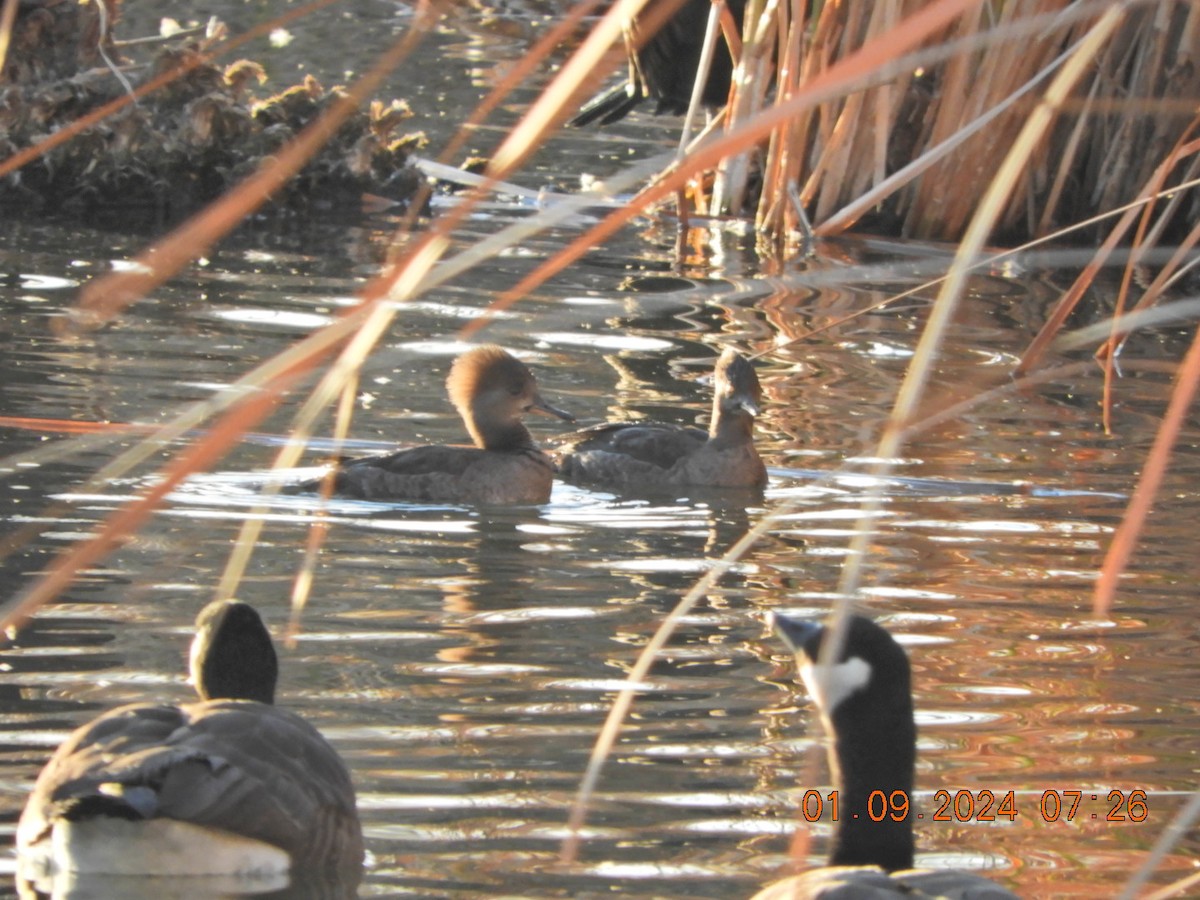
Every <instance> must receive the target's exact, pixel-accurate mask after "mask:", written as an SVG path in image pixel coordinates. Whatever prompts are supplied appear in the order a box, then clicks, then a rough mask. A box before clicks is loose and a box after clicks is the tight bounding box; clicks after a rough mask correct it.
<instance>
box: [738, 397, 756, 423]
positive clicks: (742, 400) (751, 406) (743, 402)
mask: <svg viewBox="0 0 1200 900" xmlns="http://www.w3.org/2000/svg"><path fill="white" fill-rule="evenodd" d="M737 405H738V406H740V407H741V408H742V409H743V410H745V411H746V412H747V413H749V414H750V415H751V416H753V417H755V418H757V417H758V404H757V403H755V402H754V398H753V397H750V396H745V397H738V398H737Z"/></svg>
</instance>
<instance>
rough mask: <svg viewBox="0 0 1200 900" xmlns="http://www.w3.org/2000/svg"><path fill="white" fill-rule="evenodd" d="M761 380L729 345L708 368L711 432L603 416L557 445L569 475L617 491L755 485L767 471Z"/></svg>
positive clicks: (753, 487) (755, 487)
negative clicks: (757, 435) (757, 443)
mask: <svg viewBox="0 0 1200 900" xmlns="http://www.w3.org/2000/svg"><path fill="white" fill-rule="evenodd" d="M761 402H762V387H761V386H760V385H759V382H758V375H757V374H756V373H755V371H754V366H752V365H751V364H750V362H749V361H748V360H746V359H745V358H744V357H742V356H740V355H738V353H737V352H736V351H734V350H726V351H725V352H723V353H722V354H721V356H720V358H719V359H718V360H717V364H716V367H715V368H714V370H713V406H712V420H711V422H710V424H709V428H708V431H707V432H706V431H703V430H702V429H700V428H693V427H689V426H683V425H669V424H660V423H654V422H607V423H604V424H602V425H596V426H594V427H592V428H587V429H584V430H582V431H579V432H576V433H575V434H572V435H568V436H566V437H565V438H563V439H562V442H561V443H560V444H559V445H558V446H557V447H556V448H555V450H554V454H555V456H556V457H557V459H558V465H559V470H560V472H561V474H562V477H563V478H564V479H565V480H566V481H570V482H573V483H577V484H581V485H585V486H594V487H601V488H606V489H611V490H616V491H630V492H638V493H661V492H664V491H674V490H677V489H679V488H689V487H697V488H717V489H728V488H734V489H743V490H745V489H751V490H759V489H761V488H762V487H763V486H764V485H766V483H767V470H766V466H764V465H763V461H762V459H761V458H760V457H759V455H758V451H757V450H756V449H755V447H754V417H755V416H757V415H758V411H759V405H760V404H761Z"/></svg>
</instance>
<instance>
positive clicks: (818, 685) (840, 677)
mask: <svg viewBox="0 0 1200 900" xmlns="http://www.w3.org/2000/svg"><path fill="white" fill-rule="evenodd" d="M800 678H801V680H803V681H804V686H805V687H806V688H808V694H809V696H810V697H812V699H813V702H814V703H815V704H817V706H819V707H820V708H821V711H822V712H824V713H825V715H827V716H832V715H833V712H834V710H836V709H837V708H838V706H839V705H840V704H841V702H842V701H843V700H845V699H846V698H847V697H849V696H850V695H851V694H854V693H856V692H857V691H861V690H862V689H863V688H865V687H866V686H867V683H868V682H869V681H870V680H871V664H870V663H869V662H867V661H866V660H865V659H863V658H861V657H859V656H852V657H850V658H849V659H848V660H846V661H845V662H840V663H835V664H834V665H828V666H822V665H818V664H816V663H805V664H804V665H802V666H800Z"/></svg>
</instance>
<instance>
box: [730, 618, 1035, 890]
mask: <svg viewBox="0 0 1200 900" xmlns="http://www.w3.org/2000/svg"><path fill="white" fill-rule="evenodd" d="M771 618H772V624H773V625H774V627H775V631H776V633H777V634H778V635H779V636H780V637H781V638H782V639H783V642H784V643H785V644H786V645H787V647H788V649H789V650H790V651H792V653H794V654H795V656H796V666H797V668H798V669H799V673H800V678H801V680H802V681H803V682H804V684H805V687H807V689H808V694H809V697H810V698H811V699H812V701H813V703H814V704H815V705H816V707H817V709H818V710H819V711H820V713H821V719H822V721H823V722H824V723H825V730H826V732H827V734H828V736H829V740H830V741H831V742H832V743H831V746H830V749H829V768H830V771H831V772H832V773H833V780H834V786H835V787H836V789H837V791H838V806H839V813H838V821H837V823H836V824H835V825H834V833H833V845H832V847H831V848H830V851H829V865H828V866H827V867H824V868H820V869H812V870H810V871H808V872H804V873H802V874H800V875H795V876H792V877H790V878H785V879H783V880H782V881H778V882H776V883H775V884H772V885H770V886H768V887H766V888H764V889H763V890H761V891H759V893H758V894H756V895H755V898H754V900H788V898H791V900H803V898H815V897H845V898H858V900H886V898H900V897H905V898H909V900H920V898H932V897H956V898H959V900H1013V898H1015V897H1016V895H1015V894H1013V893H1010V892H1009V891H1007V890H1005V889H1004V888H1002V887H1000V886H999V885H997V884H995V883H994V882H991V881H988V880H987V879H986V878H981V877H979V876H978V875H971V874H969V873H965V872H955V871H949V870H943V871H937V870H928V869H925V870H923V869H913V868H912V864H913V831H912V820H913V814H911V813H910V814H909V815H907V816H905V817H904V819H903V820H902V821H896V820H895V819H893V818H892V816H891V815H885V816H884V817H883V818H882V819H881V820H880V821H878V822H875V821H873V820H872V817H871V815H869V814H868V810H869V809H870V807H869V803H870V797H871V794H872V793H875V792H880V791H881V792H882V793H883V796H884V797H888V796H889V795H891V794H892V792H893V791H902V792H903V796H904V797H905V798H906V799H909V800H911V798H912V789H913V768H914V765H915V763H916V756H917V744H916V742H917V726H916V723H915V722H914V720H913V702H912V687H911V681H912V676H911V672H910V669H909V664H908V656H907V654H905V652H904V649H903V648H902V647H901V646H900V645H899V644H898V643H896V641H895V639H894V638H892V636H891V635H890V634H888V632H887V631H886V630H884V629H883V628H882V627H881V626H879V625H877V624H875V623H874V622H872V621H871V620H870V619H868V618H865V617H863V616H858V615H855V616H851V617H850V620H849V621H848V622H847V627H846V635H845V641H844V642H843V644H842V648H841V651H840V653H839V654H838V658H837V660H836V661H826V660H822V659H821V643H822V641H823V640H824V639H825V634H826V630H825V628H824V627H823V626H821V625H819V624H817V623H814V622H804V621H800V620H797V619H792V618H789V617H787V616H784V615H780V614H779V613H774V614H773V615H772V617H771ZM876 808H878V807H877V806H876ZM905 870H907V871H905Z"/></svg>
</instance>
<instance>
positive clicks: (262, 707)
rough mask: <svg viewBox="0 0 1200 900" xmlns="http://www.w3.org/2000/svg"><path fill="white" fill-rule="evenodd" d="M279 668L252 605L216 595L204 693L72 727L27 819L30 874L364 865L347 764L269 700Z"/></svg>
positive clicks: (201, 664)
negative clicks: (183, 701) (180, 703)
mask: <svg viewBox="0 0 1200 900" xmlns="http://www.w3.org/2000/svg"><path fill="white" fill-rule="evenodd" d="M277 673H278V662H277V660H276V657H275V649H274V647H273V646H272V644H271V636H270V634H268V633H267V629H266V627H265V626H264V625H263V622H262V619H260V618H259V616H258V613H257V612H256V611H255V610H254V608H253V607H251V606H248V605H247V604H245V603H239V602H237V601H233V600H230V601H218V602H214V603H210V604H209V605H208V606H206V607H205V608H204V609H203V610H202V611H201V613H200V616H199V618H197V620H196V636H195V639H194V640H193V642H192V650H191V678H192V682H193V683H194V685H195V687H196V690H197V693H199V695H200V702H199V703H189V704H185V705H183V706H167V705H152V704H147V703H140V704H134V705H130V706H122V707H119V708H117V709H114V710H111V711H110V712H107V713H105V714H104V715H102V716H100V717H99V718H97V719H95V720H93V721H92V722H90V723H89V724H87V725H84V726H82V727H81V728H79V729H78V730H76V731H75V733H74V734H72V735H71V736H70V737H69V738H67V740H66V742H64V743H63V745H62V746H61V747H59V748H58V750H57V751H56V752H55V754H54V756H53V757H51V759H50V762H49V763H47V764H46V767H45V768H44V769H43V770H42V772H41V774H40V775H39V776H38V779H37V783H36V784H35V785H34V788H33V793H32V794H31V795H30V797H29V801H28V802H27V803H26V804H25V811H24V812H23V813H22V814H21V821H20V824H19V825H18V826H17V852H18V854H19V855H20V862H21V872H22V876H23V877H25V878H30V879H39V878H44V877H53V876H54V875H55V874H56V873H69V872H75V873H87V874H93V875H96V874H106V875H167V876H177V875H247V874H255V875H271V874H280V873H284V872H288V871H293V872H294V871H296V870H305V871H315V870H317V869H321V870H322V871H326V872H333V871H340V872H344V873H348V875H349V873H353V872H356V871H357V870H358V869H359V867H361V865H362V859H363V840H362V830H361V827H360V825H359V821H358V815H357V813H356V811H355V798H354V786H353V784H351V781H350V775H349V773H348V772H347V771H346V767H345V766H344V765H343V764H342V761H341V759H339V758H338V755H337V752H336V751H335V750H334V749H333V748H332V747H331V746H330V745H329V744H328V743H327V742H326V741H325V739H324V738H323V737H321V735H320V733H319V732H318V731H317V730H316V729H315V728H313V727H312V726H311V725H309V724H308V723H307V722H305V721H304V720H303V719H301V718H300V717H299V716H297V715H295V714H294V713H290V712H287V711H285V710H282V709H279V708H277V707H275V706H273V705H271V704H272V702H273V701H274V696H275V680H276V675H277Z"/></svg>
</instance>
